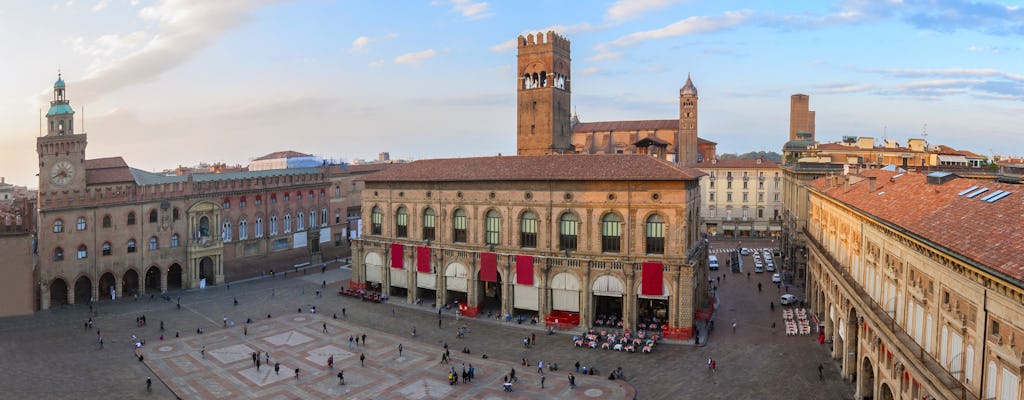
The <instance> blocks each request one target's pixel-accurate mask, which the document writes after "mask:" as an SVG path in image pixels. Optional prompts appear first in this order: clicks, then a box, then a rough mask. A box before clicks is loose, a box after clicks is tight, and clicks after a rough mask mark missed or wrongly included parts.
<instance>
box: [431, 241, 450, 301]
mask: <svg viewBox="0 0 1024 400" xmlns="http://www.w3.org/2000/svg"><path fill="white" fill-rule="evenodd" d="M430 253H431V256H430V263H431V266H433V267H434V269H433V270H434V304H436V305H437V306H436V307H435V308H437V307H441V306H442V305H443V304H444V302H445V292H447V290H445V285H447V281H446V279H445V276H444V267H443V265H444V251H438V255H437V257H434V255H433V253H434V252H433V251H431V252H430Z"/></svg>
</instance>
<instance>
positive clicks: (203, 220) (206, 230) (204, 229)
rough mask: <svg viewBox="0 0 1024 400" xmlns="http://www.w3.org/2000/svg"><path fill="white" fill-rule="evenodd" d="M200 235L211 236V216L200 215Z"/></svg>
mask: <svg viewBox="0 0 1024 400" xmlns="http://www.w3.org/2000/svg"><path fill="white" fill-rule="evenodd" d="M199 236H200V237H204V238H207V237H210V217H207V216H205V215H204V216H202V217H199Z"/></svg>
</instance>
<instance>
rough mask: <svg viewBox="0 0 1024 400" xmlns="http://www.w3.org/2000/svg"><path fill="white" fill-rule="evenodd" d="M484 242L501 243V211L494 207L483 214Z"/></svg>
mask: <svg viewBox="0 0 1024 400" xmlns="http://www.w3.org/2000/svg"><path fill="white" fill-rule="evenodd" d="M484 215H485V217H484V244H493V245H500V244H501V212H499V211H498V210H495V209H493V208H492V209H490V210H487V213H486V214H484Z"/></svg>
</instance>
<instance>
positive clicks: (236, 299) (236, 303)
mask: <svg viewBox="0 0 1024 400" xmlns="http://www.w3.org/2000/svg"><path fill="white" fill-rule="evenodd" d="M234 300H235V305H236V306H237V305H238V298H237V297H235V298H234Z"/></svg>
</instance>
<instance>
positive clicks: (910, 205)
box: [811, 170, 1024, 281]
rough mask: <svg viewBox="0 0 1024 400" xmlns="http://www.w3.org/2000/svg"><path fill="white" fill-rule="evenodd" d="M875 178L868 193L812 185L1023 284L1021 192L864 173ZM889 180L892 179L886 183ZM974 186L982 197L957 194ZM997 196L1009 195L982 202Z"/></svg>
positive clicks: (864, 184)
mask: <svg viewBox="0 0 1024 400" xmlns="http://www.w3.org/2000/svg"><path fill="white" fill-rule="evenodd" d="M861 176H874V177H876V189H875V191H873V192H868V190H869V186H870V184H869V183H868V181H867V180H864V181H859V182H857V183H852V184H851V185H850V190H849V191H847V190H846V188H845V187H844V185H843V184H841V183H840V184H839V185H838V186H832V187H829V184H828V178H827V177H825V178H819V179H817V180H815V181H813V182H811V186H812V187H814V188H815V189H816V190H817V191H819V192H821V193H824V194H826V195H827V196H829V197H832V198H834V199H837V200H839V201H841V202H843V203H846V204H849V205H851V206H853V207H856V208H858V209H860V210H861V211H863V212H865V213H867V214H870V215H871V216H874V217H875V218H878V219H880V220H884V221H887V222H890V223H892V224H893V225H897V226H899V227H901V228H902V229H905V230H907V231H909V232H910V233H912V234H914V235H917V236H919V237H921V238H924V239H927V240H929V241H931V242H933V243H936V244H938V245H939V246H942V247H945V248H947V249H949V250H951V251H953V252H954V253H958V254H960V255H963V256H965V257H967V258H969V259H971V260H973V261H975V262H977V263H979V264H982V265H984V266H986V267H989V268H992V269H994V270H996V271H999V272H1001V273H1004V274H1006V275H1008V276H1009V277H1011V278H1013V279H1016V280H1018V281H1020V280H1024V256H1022V254H1024V200H1022V199H1024V186H1020V185H1012V184H1005V183H996V182H990V181H981V180H972V179H966V178H956V179H953V180H950V181H948V182H946V183H943V184H941V185H933V184H929V183H926V180H925V176H924V175H921V174H916V173H906V174H903V175H902V176H898V177H897V176H896V174H895V172H890V171H880V170H869V171H865V172H863V173H861ZM890 178H893V179H892V180H890ZM972 186H978V187H979V188H988V189H989V190H988V191H987V192H984V193H982V194H979V195H977V196H975V197H974V198H967V197H966V195H963V196H959V195H958V194H959V193H961V192H963V191H964V190H966V189H968V188H970V187H972ZM997 190H1006V191H1009V192H1011V194H1010V195H1009V196H1007V197H1004V198H1002V199H1000V200H998V201H996V202H994V203H989V202H986V201H982V200H981V199H982V198H983V197H985V196H986V195H988V194H990V193H994V192H995V191H997Z"/></svg>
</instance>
